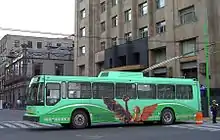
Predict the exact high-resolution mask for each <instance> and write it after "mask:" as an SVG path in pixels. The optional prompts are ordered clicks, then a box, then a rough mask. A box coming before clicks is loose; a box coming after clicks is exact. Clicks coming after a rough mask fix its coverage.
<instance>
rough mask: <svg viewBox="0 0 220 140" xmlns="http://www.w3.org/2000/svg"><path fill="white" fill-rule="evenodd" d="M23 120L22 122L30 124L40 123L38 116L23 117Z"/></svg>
mask: <svg viewBox="0 0 220 140" xmlns="http://www.w3.org/2000/svg"><path fill="white" fill-rule="evenodd" d="M23 120H24V121H31V122H39V121H40V117H38V116H26V115H25V116H23Z"/></svg>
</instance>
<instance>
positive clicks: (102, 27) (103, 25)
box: [101, 21, 105, 32]
mask: <svg viewBox="0 0 220 140" xmlns="http://www.w3.org/2000/svg"><path fill="white" fill-rule="evenodd" d="M104 31H105V21H103V22H101V32H104Z"/></svg>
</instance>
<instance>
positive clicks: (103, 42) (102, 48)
mask: <svg viewBox="0 0 220 140" xmlns="http://www.w3.org/2000/svg"><path fill="white" fill-rule="evenodd" d="M100 46H101V47H100V48H101V50H105V41H102V42H101V43H100Z"/></svg>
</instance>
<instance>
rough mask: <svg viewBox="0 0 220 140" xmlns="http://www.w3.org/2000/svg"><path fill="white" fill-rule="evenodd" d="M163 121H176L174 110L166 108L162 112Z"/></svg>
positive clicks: (163, 122)
mask: <svg viewBox="0 0 220 140" xmlns="http://www.w3.org/2000/svg"><path fill="white" fill-rule="evenodd" d="M161 122H162V124H164V125H171V124H173V123H174V122H175V115H174V112H173V111H172V110H171V109H169V108H166V109H164V110H163V111H162V113H161Z"/></svg>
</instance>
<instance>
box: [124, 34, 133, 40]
mask: <svg viewBox="0 0 220 140" xmlns="http://www.w3.org/2000/svg"><path fill="white" fill-rule="evenodd" d="M131 37H132V33H131V32H129V33H125V40H126V41H130V40H131Z"/></svg>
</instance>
